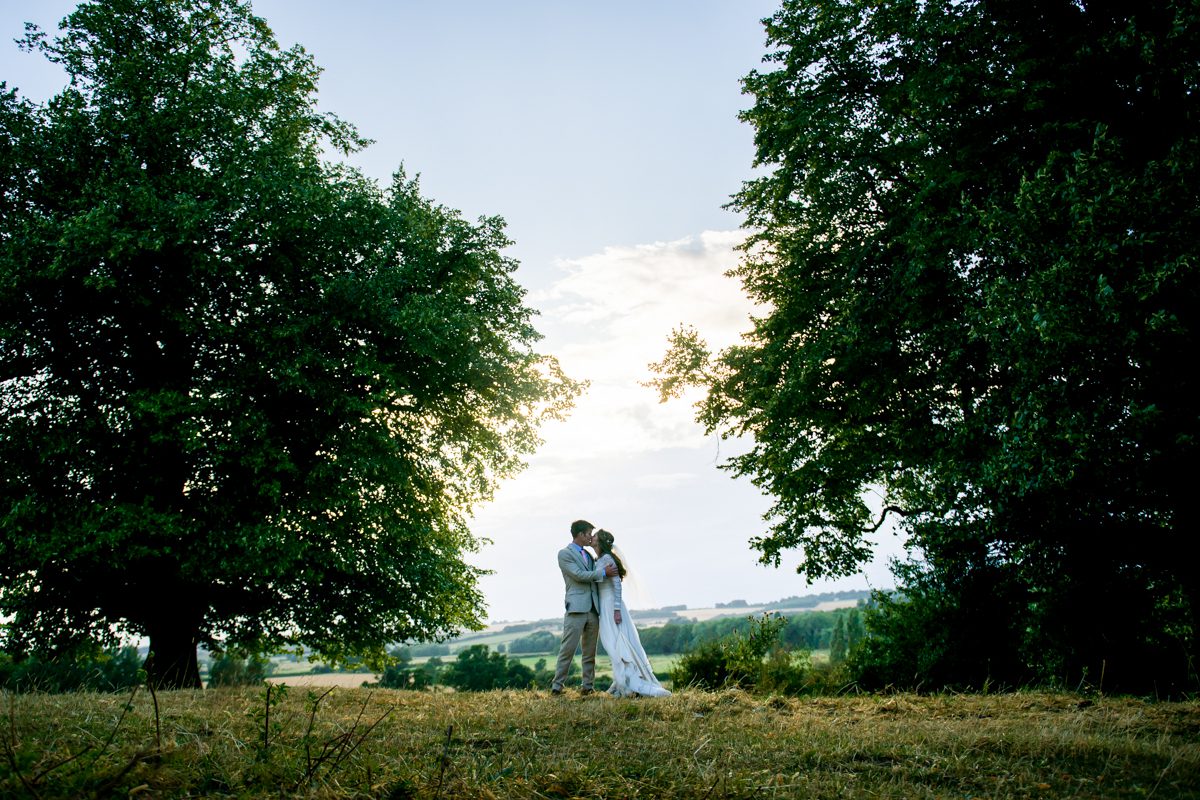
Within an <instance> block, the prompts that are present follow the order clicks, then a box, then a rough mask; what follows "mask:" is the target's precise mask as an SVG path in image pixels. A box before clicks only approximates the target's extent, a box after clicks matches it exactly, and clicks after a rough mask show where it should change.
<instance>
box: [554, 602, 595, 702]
mask: <svg viewBox="0 0 1200 800" xmlns="http://www.w3.org/2000/svg"><path fill="white" fill-rule="evenodd" d="M599 635H600V615H599V614H597V613H596V610H595V609H592V610H591V611H577V612H574V613H568V614H567V615H566V617H564V618H563V633H562V645H561V646H560V647H559V649H558V665H557V666H556V667H555V670H554V682H553V683H552V684H550V688H551V689H562V687H563V681H565V680H566V679H567V672H568V671H569V670H570V669H571V662H572V661H574V660H575V648H576V647H578V646H580V645H581V644H582V647H583V680H582V684H583V685H582V688H584V689H591V688H592V684H593V683H595V681H596V639H597V637H598V636H599Z"/></svg>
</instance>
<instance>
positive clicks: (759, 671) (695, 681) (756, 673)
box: [671, 614, 811, 694]
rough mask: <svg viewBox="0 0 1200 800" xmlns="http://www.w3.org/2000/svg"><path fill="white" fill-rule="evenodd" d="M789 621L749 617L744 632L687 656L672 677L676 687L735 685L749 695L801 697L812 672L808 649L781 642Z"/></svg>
mask: <svg viewBox="0 0 1200 800" xmlns="http://www.w3.org/2000/svg"><path fill="white" fill-rule="evenodd" d="M786 625H787V620H786V619H785V618H784V617H783V616H781V615H780V614H763V615H762V616H761V617H759V618H758V619H754V618H750V626H749V630H748V632H746V633H742V632H741V631H738V630H735V631H733V632H732V633H730V634H729V635H727V636H725V637H724V638H721V639H710V640H706V641H703V642H701V643H700V644H698V645H696V646H695V647H694V648H693V649H692V650H690V651H689V652H687V653H685V654H684V656H683V658H681V659H680V660H679V663H678V664H676V666H675V669H674V670H673V671H672V673H671V679H672V681H673V682H674V684H675V685H676V686H696V687H700V688H704V689H710V690H715V689H725V688H730V687H737V688H740V689H746V690H748V691H751V690H752V691H759V692H778V693H780V694H799V693H801V692H803V691H806V689H807V684H806V681H805V676H806V675H807V673H808V671H809V668H810V665H811V664H810V660H809V655H808V653H807V652H806V651H796V650H791V649H789V648H787V647H785V646H784V645H783V644H782V643H781V642H780V635H781V633H782V631H783V629H784V627H785V626H786Z"/></svg>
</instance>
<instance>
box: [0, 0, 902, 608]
mask: <svg viewBox="0 0 1200 800" xmlns="http://www.w3.org/2000/svg"><path fill="white" fill-rule="evenodd" d="M776 5H777V4H776V3H775V2H765V1H764V0H659V1H658V2H655V1H654V0H641V1H640V2H631V1H627V0H610V1H609V2H605V3H583V2H569V1H568V0H559V1H558V2H551V1H550V0H509V2H495V1H494V0H492V1H491V2H485V1H484V0H471V1H469V2H467V1H462V0H460V1H457V2H456V1H454V0H450V1H444V2H437V3H433V2H380V1H377V0H372V1H367V0H357V1H356V0H343V2H340V3H337V4H333V3H329V2H327V1H324V0H257V2H255V3H254V8H255V11H256V12H257V13H258V14H259V15H260V16H263V17H265V18H266V20H267V21H268V23H269V24H270V25H271V27H272V29H273V30H274V31H275V33H276V35H277V36H278V38H279V39H280V41H281V43H282V44H284V45H285V46H287V45H291V44H293V43H300V44H302V45H303V46H304V47H305V48H306V49H307V50H308V51H309V52H310V53H312V54H313V55H314V57H315V59H316V61H317V63H318V64H319V65H320V66H321V67H323V68H324V70H325V71H324V74H323V76H322V79H321V85H320V105H321V108H322V109H323V110H326V111H332V112H334V113H336V114H338V115H339V116H340V117H342V118H343V119H345V120H348V121H350V122H353V123H354V124H355V125H357V126H358V128H359V130H360V131H361V132H362V133H363V134H364V135H366V136H368V137H369V138H371V139H374V140H375V144H374V145H373V146H372V147H370V148H369V149H368V150H366V151H365V152H364V153H361V154H359V155H357V156H356V157H355V158H354V159H353V163H355V164H356V165H358V166H359V167H360V168H361V169H363V171H364V172H365V173H366V174H368V175H370V176H372V177H375V178H377V179H379V180H381V181H386V180H387V179H388V178H389V176H390V174H391V173H392V171H393V170H394V169H395V168H396V167H397V166H398V165H399V164H400V163H401V162H403V163H404V165H405V167H406V169H407V170H408V171H409V173H410V174H414V173H420V175H421V183H422V187H423V191H424V193H425V194H426V195H427V196H429V197H432V198H433V199H434V200H436V201H438V202H440V203H442V204H445V205H447V206H451V207H453V208H458V209H460V210H462V211H463V213H464V214H465V215H466V216H467V217H468V218H475V217H477V216H480V215H484V214H486V215H499V216H502V217H504V218H505V219H506V220H507V222H508V226H509V228H508V233H509V236H510V238H512V239H514V240H515V244H514V245H513V247H512V248H511V250H510V253H509V254H510V255H512V256H513V257H514V258H516V259H518V260H519V261H520V262H521V268H520V270H519V272H518V279H519V280H520V281H521V283H522V284H523V285H525V286H526V287H527V288H528V289H529V290H530V298H529V299H530V302H531V303H532V304H533V305H534V306H535V307H537V308H538V309H540V310H541V312H542V317H541V320H540V324H539V328H540V329H541V330H542V331H543V333H545V334H546V339H545V341H544V342H543V349H544V350H547V351H549V352H553V353H555V354H556V355H558V356H559V357H560V358H561V359H562V361H563V364H564V366H565V368H566V369H567V370H568V372H569V373H570V374H572V375H573V376H575V377H579V378H589V379H591V380H592V389H591V391H590V393H589V395H588V396H587V397H586V398H584V399H583V400H582V401H581V402H580V405H579V408H578V411H577V412H576V414H575V415H574V416H573V417H572V418H571V419H570V420H569V421H567V422H565V423H559V424H556V425H553V426H551V427H549V428H547V429H546V431H545V432H544V433H545V438H546V446H545V447H544V448H543V449H542V450H541V451H540V452H539V453H538V455H537V456H536V457H535V458H534V459H533V461H532V463H531V466H530V469H529V470H528V471H527V472H525V473H524V474H523V475H522V476H521V477H520V478H518V479H517V480H515V481H513V482H512V483H510V484H507V485H505V486H504V487H502V488H501V490H500V492H499V493H498V494H497V497H496V500H495V502H493V503H491V504H489V505H488V506H486V507H484V508H481V509H480V510H479V512H478V514H477V516H476V523H475V529H476V531H477V533H478V534H479V535H480V536H481V537H486V538H488V539H490V540H492V544H490V545H488V546H486V547H485V548H484V550H483V551H482V553H480V554H479V555H478V556H477V557H476V558H474V559H473V560H474V561H476V562H477V563H479V564H481V565H482V566H486V567H488V568H490V569H493V570H495V574H494V575H492V576H489V577H487V578H485V579H484V581H483V584H482V588H483V590H484V593H485V595H486V597H487V599H488V603H489V616H490V617H491V618H492V619H493V620H516V619H530V618H542V617H552V616H556V615H557V614H559V613H561V602H562V582H561V578H560V577H559V575H558V572H557V568H556V565H555V552H556V551H557V549H558V548H559V547H560V546H561V545H562V544H563V543H565V541H566V539H567V529H568V526H569V525H570V522H571V520H573V519H575V518H577V517H585V518H587V519H589V520H591V521H592V522H594V523H595V524H597V525H600V526H603V527H606V528H609V529H610V530H612V531H613V533H614V534H615V535H616V537H617V542H618V545H620V546H622V547H623V549H624V551H625V553H626V556H627V557H628V559H629V560H630V561H631V563H632V564H633V565H634V566H635V568H636V569H637V572H638V573H639V578H640V583H641V584H642V587H643V589H644V590H645V597H646V603H647V604H651V605H666V604H671V605H674V604H680V603H684V604H687V605H689V606H691V607H705V606H711V605H712V604H713V603H715V602H724V601H728V600H732V599H746V600H749V601H751V602H754V601H766V600H773V599H777V598H779V597H783V596H787V595H793V594H806V593H809V592H814V591H824V590H828V589H831V588H865V587H866V586H867V585H868V584H870V585H874V586H876V587H879V586H886V585H891V580H890V577H889V576H888V574H887V571H886V569H885V568H884V567H883V565H882V561H883V559H882V558H881V559H879V562H880V563H877V564H876V565H874V566H873V567H872V568H871V569H870V570H869V572H868V573H867V574H865V575H863V576H859V577H856V578H850V579H845V580H842V581H838V582H837V583H821V584H817V585H814V586H812V587H809V586H806V584H805V582H804V580H803V579H802V578H801V577H799V576H797V575H796V574H795V573H794V571H793V567H794V563H795V559H794V558H793V559H792V560H791V562H790V563H789V562H787V561H786V560H785V564H784V567H782V568H781V569H778V570H775V569H769V568H766V567H762V566H759V565H757V563H756V554H755V553H754V552H753V551H751V550H750V549H749V547H748V546H747V540H748V539H749V538H750V537H752V536H754V535H757V534H760V533H761V532H762V531H763V524H762V522H761V520H760V515H761V514H762V513H763V512H764V511H765V510H766V508H767V506H768V501H767V499H766V498H763V497H761V496H760V495H759V493H758V492H757V490H756V489H754V487H752V486H751V485H750V484H749V483H748V482H747V481H736V482H735V481H734V480H732V479H731V478H730V477H729V476H728V475H727V474H726V473H725V472H722V471H719V470H718V469H717V468H716V463H718V462H719V461H720V460H721V459H722V458H724V457H725V456H727V455H728V454H729V453H731V452H733V450H734V448H736V447H737V446H738V445H737V443H731V442H721V441H719V440H718V439H717V438H716V437H713V436H706V435H705V434H704V432H703V430H701V429H700V428H699V427H698V426H696V425H695V424H694V423H693V422H692V421H691V419H690V417H691V414H690V408H689V405H688V403H687V402H678V403H674V404H668V405H665V406H664V405H659V404H657V403H656V402H655V400H654V397H653V395H652V393H651V392H650V390H648V389H645V388H644V387H642V386H641V385H640V381H642V380H645V379H646V378H647V377H648V373H647V370H646V364H647V363H648V362H649V361H651V360H655V359H657V358H658V357H659V356H660V355H661V353H662V351H663V349H664V348H665V340H666V335H667V333H668V332H669V331H670V330H671V329H672V328H673V327H674V326H676V325H677V324H679V323H680V322H684V321H687V322H691V323H694V324H696V325H697V327H699V328H700V329H701V330H702V331H704V332H706V333H709V334H710V337H711V338H712V340H714V342H716V343H718V344H728V343H732V342H733V341H735V340H736V337H737V334H738V332H739V331H742V330H745V328H746V327H747V325H746V318H747V314H748V313H749V311H750V306H749V304H748V303H747V301H746V300H745V298H744V297H742V295H741V292H740V291H739V287H738V286H737V284H736V283H735V282H733V281H731V280H729V279H727V278H725V277H723V274H722V273H723V272H724V271H725V270H727V269H729V268H730V267H732V266H734V264H735V263H736V258H737V256H736V253H734V252H733V250H732V246H733V245H734V244H735V243H736V241H737V236H738V234H737V233H736V231H737V230H738V227H739V225H740V219H739V218H738V217H737V215H735V214H733V213H732V212H730V211H727V210H724V209H723V208H722V206H723V205H724V204H725V203H726V202H728V200H729V196H730V195H731V194H732V193H733V192H735V191H736V190H737V189H738V187H739V186H740V184H741V182H742V181H743V180H744V179H746V178H747V177H749V176H750V174H751V163H752V158H753V136H752V131H751V129H750V128H749V127H748V126H746V125H744V124H742V123H740V122H739V121H738V119H737V113H738V111H739V110H741V109H743V108H745V107H747V105H748V104H749V102H750V100H749V98H747V97H745V96H743V95H742V94H741V90H740V84H739V80H740V79H741V78H742V77H743V76H744V75H745V74H746V73H747V72H749V71H750V70H751V69H754V68H756V67H759V66H760V63H761V59H762V56H763V54H764V53H765V45H764V38H763V31H762V26H761V24H760V22H759V20H760V19H761V18H763V17H766V16H769V15H770V14H771V13H773V11H774V10H775V8H776ZM73 7H74V3H73V2H64V0H37V1H36V2H33V1H32V0H31V1H29V2H15V1H14V0H0V37H2V38H3V39H4V40H5V41H11V39H12V38H14V37H17V36H20V35H21V33H22V23H23V22H24V21H25V20H30V21H33V22H37V23H39V24H40V25H42V27H43V28H45V29H46V30H48V31H53V30H54V29H55V28H56V26H57V21H58V20H59V19H60V18H61V17H62V16H63V15H64V14H65V13H67V12H69V10H70V9H71V8H73ZM0 79H2V80H6V81H7V82H8V83H9V85H10V87H11V86H18V87H21V89H22V92H23V93H26V94H28V95H29V96H31V97H33V98H35V99H43V98H44V97H46V96H47V95H48V94H49V93H50V92H52V91H53V90H54V88H56V87H57V86H59V85H61V80H60V79H59V78H58V77H57V76H56V75H55V74H54V72H53V71H52V70H50V69H47V68H46V67H45V66H44V65H43V64H42V63H41V62H40V59H39V57H37V56H34V55H29V54H24V53H21V52H19V51H18V50H17V48H16V46H15V45H9V46H0ZM883 541H884V546H885V552H886V553H895V552H898V549H899V548H898V542H897V541H896V539H895V537H893V536H885V537H884V538H883Z"/></svg>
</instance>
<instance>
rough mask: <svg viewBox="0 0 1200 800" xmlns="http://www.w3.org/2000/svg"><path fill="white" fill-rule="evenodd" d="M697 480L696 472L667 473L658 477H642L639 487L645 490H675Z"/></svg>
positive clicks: (638, 482)
mask: <svg viewBox="0 0 1200 800" xmlns="http://www.w3.org/2000/svg"><path fill="white" fill-rule="evenodd" d="M695 480H696V473H694V472H667V473H660V474H657V475H642V476H640V477H639V478H638V479H637V485H638V486H639V487H641V488H644V489H674V488H675V487H677V486H683V485H685V484H688V483H691V482H693V481H695Z"/></svg>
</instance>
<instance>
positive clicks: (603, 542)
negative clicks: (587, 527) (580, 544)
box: [594, 530, 671, 697]
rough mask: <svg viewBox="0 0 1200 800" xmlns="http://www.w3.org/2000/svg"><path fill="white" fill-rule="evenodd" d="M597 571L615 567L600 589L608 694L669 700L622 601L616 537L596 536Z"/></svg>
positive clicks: (599, 533) (621, 566) (622, 572)
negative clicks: (608, 670)
mask: <svg viewBox="0 0 1200 800" xmlns="http://www.w3.org/2000/svg"><path fill="white" fill-rule="evenodd" d="M594 541H595V546H596V552H597V554H598V555H599V558H597V559H596V566H597V567H606V566H608V565H609V564H615V565H616V567H617V574H616V575H614V576H612V578H610V579H609V580H606V581H601V582H600V583H599V584H598V586H599V588H600V644H602V645H604V652H606V653H608V657H609V659H610V660H611V661H612V675H613V682H612V686H610V687H609V689H608V692H609V694H612V695H615V696H617V697H636V696H638V695H642V696H646V697H666V696H667V695H669V694H671V693H670V692H669V691H667V690H666V689H664V688H663V687H662V684H660V683H659V682H658V679H657V678H655V677H654V670H652V669H651V668H650V659H649V658H647V657H646V651H645V650H644V649H642V640H641V639H640V638H639V637H638V632H637V628H636V627H635V626H634V624H633V618H632V617H630V616H629V610H628V609H626V608H625V603H624V601H623V600H622V599H621V579H622V578H624V577H625V565H624V564H623V563H621V558H620V556H619V555H618V554H617V553H614V552H613V535H612V534H611V533H609V532H608V531H606V530H599V531H597V532H596V538H595V540H594Z"/></svg>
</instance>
